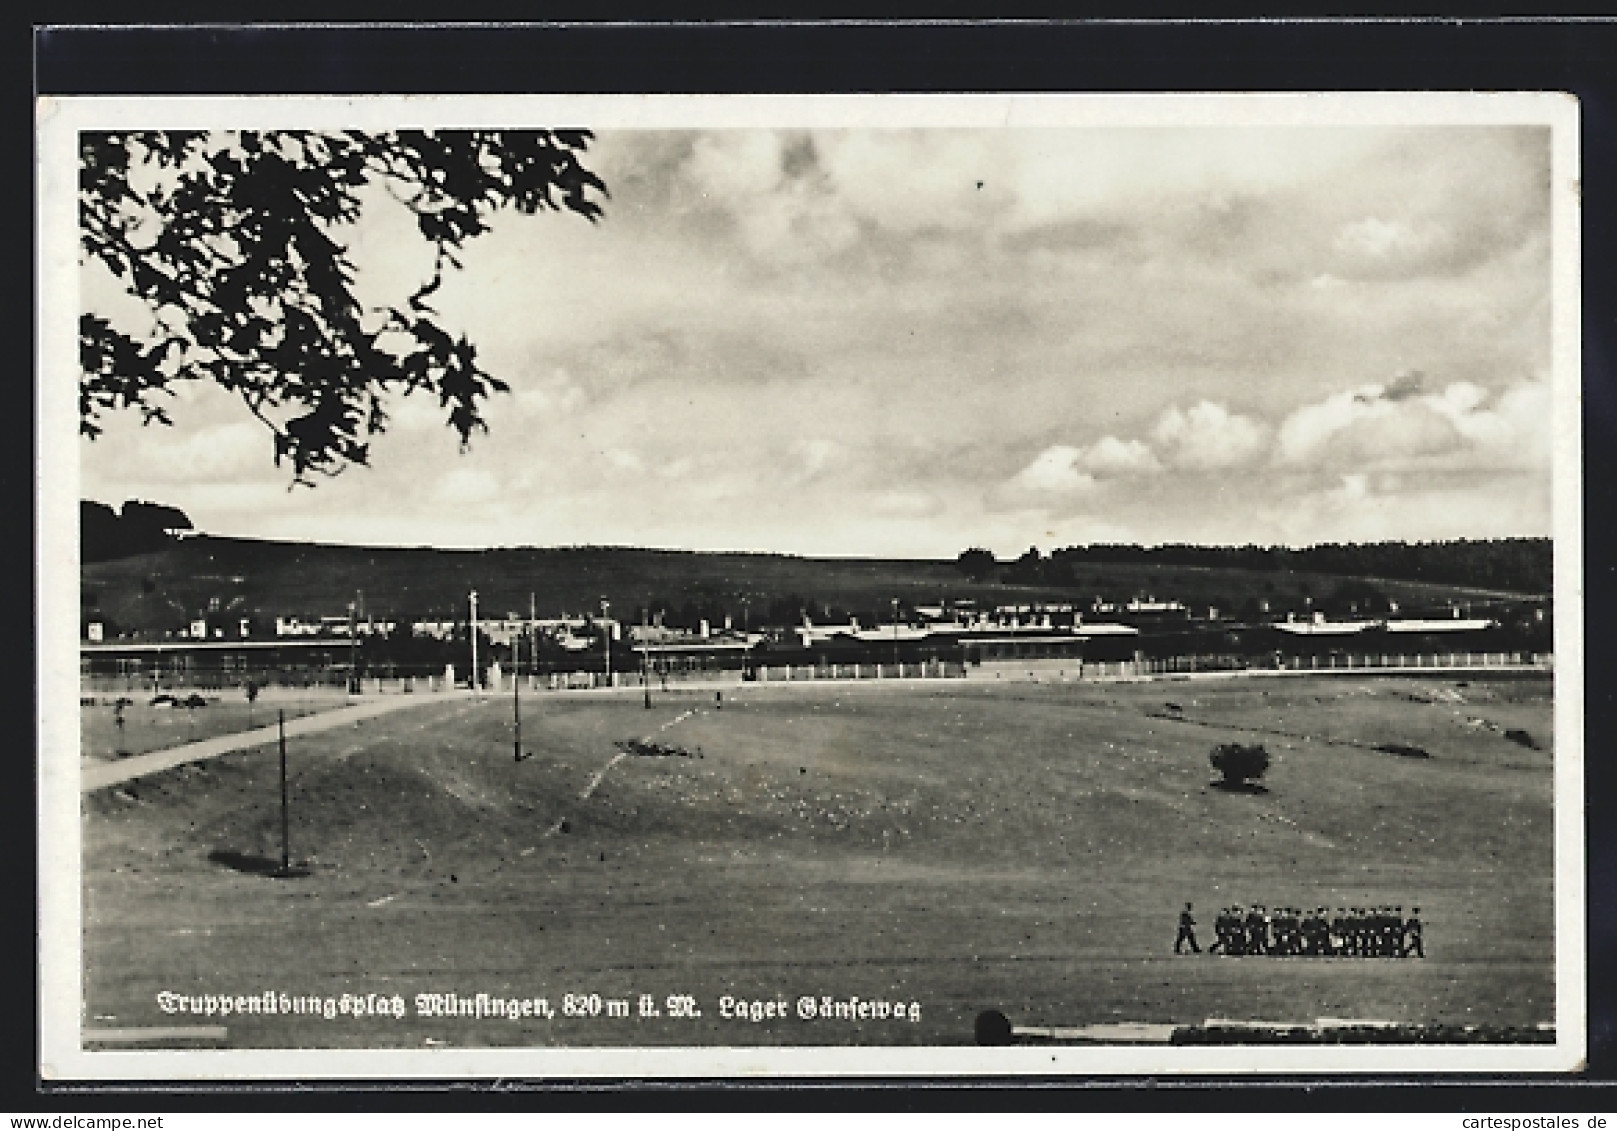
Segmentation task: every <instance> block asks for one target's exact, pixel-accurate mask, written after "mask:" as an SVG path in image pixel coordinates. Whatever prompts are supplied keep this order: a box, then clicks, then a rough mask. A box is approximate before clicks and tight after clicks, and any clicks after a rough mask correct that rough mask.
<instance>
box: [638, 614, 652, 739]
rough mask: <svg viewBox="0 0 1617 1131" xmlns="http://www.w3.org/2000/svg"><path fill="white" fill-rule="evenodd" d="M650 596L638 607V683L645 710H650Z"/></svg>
mask: <svg viewBox="0 0 1617 1131" xmlns="http://www.w3.org/2000/svg"><path fill="white" fill-rule="evenodd" d="M650 618H651V598H650V597H647V598H646V603H645V604H644V605H642V606H641V608H640V685H641V686H642V687H643V688H645V691H646V710H648V711H649V710H651V620H650Z"/></svg>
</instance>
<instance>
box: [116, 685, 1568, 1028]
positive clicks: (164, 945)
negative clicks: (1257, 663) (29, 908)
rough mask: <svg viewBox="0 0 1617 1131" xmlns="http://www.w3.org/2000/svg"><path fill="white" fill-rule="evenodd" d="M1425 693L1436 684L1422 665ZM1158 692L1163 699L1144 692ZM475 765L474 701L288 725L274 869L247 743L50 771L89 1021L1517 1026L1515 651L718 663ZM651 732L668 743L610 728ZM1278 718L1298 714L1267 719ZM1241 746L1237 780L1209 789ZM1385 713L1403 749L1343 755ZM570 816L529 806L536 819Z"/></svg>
mask: <svg viewBox="0 0 1617 1131" xmlns="http://www.w3.org/2000/svg"><path fill="white" fill-rule="evenodd" d="M1433 689H1438V690H1441V691H1444V692H1457V693H1458V695H1459V696H1460V698H1459V699H1454V698H1452V697H1449V698H1444V697H1442V696H1435V695H1432V694H1431V691H1432V690H1433ZM1169 700H1171V701H1173V702H1175V703H1177V704H1179V707H1180V710H1181V713H1182V714H1183V716H1184V717H1183V719H1181V720H1169V719H1165V718H1162V717H1160V715H1161V714H1162V713H1163V712H1164V711H1165V710H1166V707H1165V702H1166V701H1169ZM524 717H525V727H524V733H525V735H527V736H528V738H529V739H530V741H531V743H532V748H533V749H534V751H535V754H534V756H533V757H532V758H530V759H529V760H527V761H525V762H523V763H521V764H514V763H513V762H512V760H511V749H510V737H509V711H508V709H507V707H506V705H505V704H504V703H503V702H499V701H493V700H491V701H487V702H485V703H483V704H481V705H479V704H476V703H473V702H470V701H463V702H460V703H455V704H445V705H444V706H442V707H434V708H432V709H430V710H418V711H412V712H406V713H403V714H401V715H396V716H391V717H388V718H383V719H377V720H374V721H371V722H367V723H364V724H363V725H361V726H358V727H356V728H353V729H352V730H350V729H347V728H345V729H343V730H340V731H335V732H331V733H329V734H326V735H321V736H318V737H314V738H310V739H307V740H304V741H302V742H300V743H299V748H298V749H297V750H296V751H295V752H294V759H293V766H294V771H295V781H294V804H295V809H294V813H295V819H294V830H293V836H294V854H295V855H302V856H308V857H310V858H311V862H312V864H313V866H314V874H313V875H312V876H311V877H309V878H307V879H303V880H298V881H290V882H288V881H276V880H271V879H267V878H263V877H259V876H254V875H246V874H242V873H240V872H237V871H233V870H230V869H229V868H225V867H222V866H220V865H218V864H215V863H210V861H209V854H210V853H211V852H216V851H220V850H224V851H228V852H233V853H239V854H244V855H258V856H265V857H273V856H274V855H275V854H276V851H277V849H276V843H277V842H276V836H277V828H278V825H277V823H276V815H275V808H274V801H275V797H276V786H275V780H276V779H275V765H274V762H273V757H274V756H273V753H268V752H262V751H261V752H244V753H241V754H235V755H230V756H227V757H225V758H222V759H219V760H217V761H215V762H212V763H209V764H207V765H206V766H198V767H192V768H189V769H182V770H176V771H171V772H169V773H168V774H166V775H163V776H162V777H160V778H154V779H149V780H147V781H144V782H140V783H136V785H135V786H134V787H133V789H132V790H131V791H129V792H126V793H123V794H119V793H117V792H113V791H105V792H103V793H100V794H97V795H93V796H91V797H90V798H88V799H87V811H88V815H87V818H86V834H87V836H86V845H87V856H86V865H85V883H86V889H87V915H88V931H87V937H86V962H87V968H88V971H89V978H88V987H89V990H88V992H89V998H90V1000H89V1010H88V1012H89V1015H90V1016H92V1017H97V1018H100V1019H102V1020H101V1022H100V1023H103V1024H123V1025H142V1024H160V1023H163V1019H162V1018H161V1016H160V1015H158V1014H157V1013H156V1011H155V1010H154V1008H153V1005H152V1002H153V996H154V994H155V993H156V992H157V991H158V990H159V989H162V988H169V989H174V990H180V991H185V992H199V993H200V992H206V991H215V992H248V991H253V990H260V991H261V990H263V989H267V988H278V989H279V988H284V989H286V990H287V991H288V992H301V993H320V994H326V993H342V992H344V991H359V992H366V991H375V990H385V991H388V992H394V991H397V992H399V993H402V994H404V995H405V996H406V998H409V997H410V996H411V995H413V994H414V993H416V992H421V991H446V990H452V991H456V992H459V993H463V994H471V993H476V992H479V991H488V992H491V993H502V994H524V995H526V994H539V995H547V996H550V997H551V998H552V999H553V1000H559V998H560V995H561V994H563V993H565V992H581V993H583V992H598V993H602V994H607V995H620V996H625V997H628V996H630V995H636V994H639V993H652V994H655V995H657V996H658V998H659V999H661V998H662V997H663V996H665V995H667V994H671V993H689V994H694V995H696V996H697V997H698V998H699V999H700V1002H701V1007H702V1009H703V1012H704V1016H703V1017H702V1018H701V1019H700V1020H685V1021H676V1020H673V1019H669V1018H667V1017H664V1018H659V1019H657V1020H648V1021H636V1020H628V1021H622V1020H615V1021H607V1020H604V1019H595V1020H590V1019H579V1020H566V1019H560V1018H558V1019H557V1020H555V1021H551V1022H537V1023H536V1022H525V1023H515V1024H514V1023H511V1022H506V1021H491V1020H489V1021H481V1022H478V1021H465V1022H458V1021H443V1020H433V1021H428V1020H421V1019H416V1018H407V1019H405V1020H403V1021H394V1020H391V1019H388V1020H385V1021H382V1020H374V1019H372V1020H355V1019H338V1020H336V1021H332V1022H325V1021H321V1022H310V1021H307V1020H292V1021H288V1020H283V1019H241V1020H232V1021H231V1022H230V1028H231V1033H232V1043H237V1044H250V1045H274V1044H278V1043H280V1044H298V1045H333V1046H379V1047H421V1046H422V1045H423V1044H424V1043H426V1042H429V1041H432V1042H439V1043H448V1044H452V1045H484V1044H608V1045H610V1044H664V1043H724V1044H750V1043H785V1044H810V1043H845V1042H852V1043H864V1042H869V1043H891V1044H929V1043H943V1044H952V1043H967V1042H969V1041H970V1033H971V1022H972V1019H973V1017H974V1016H975V1015H976V1013H977V1012H978V1011H980V1010H983V1009H987V1008H998V1009H1001V1010H1003V1011H1004V1012H1005V1013H1006V1014H1007V1015H1009V1016H1010V1017H1011V1018H1012V1019H1013V1020H1014V1021H1016V1022H1018V1023H1030V1024H1081V1023H1086V1022H1105V1021H1123V1020H1128V1021H1177V1022H1199V1021H1202V1020H1204V1019H1206V1018H1208V1017H1217V1016H1223V1017H1237V1018H1257V1019H1267V1020H1291V1021H1307V1020H1311V1019H1313V1018H1315V1017H1319V1016H1339V1017H1369V1018H1384V1019H1394V1020H1409V1021H1448V1022H1457V1023H1480V1024H1533V1023H1537V1022H1540V1021H1545V1020H1550V1019H1552V1009H1553V965H1552V957H1551V955H1552V951H1551V932H1552V925H1553V902H1552V895H1551V884H1550V877H1551V848H1550V844H1551V838H1550V829H1551V804H1550V767H1551V760H1552V755H1551V754H1550V753H1549V752H1547V751H1530V750H1526V749H1523V748H1522V747H1520V746H1518V745H1516V744H1514V743H1511V742H1509V741H1506V740H1505V739H1504V738H1502V737H1501V735H1500V734H1499V733H1498V732H1496V731H1492V730H1488V729H1486V728H1485V727H1479V726H1477V725H1474V724H1473V723H1472V721H1471V720H1472V719H1474V718H1484V719H1487V720H1488V721H1491V722H1495V723H1498V724H1500V725H1503V726H1525V727H1526V728H1527V729H1529V730H1531V731H1532V733H1533V734H1534V735H1535V736H1541V737H1547V736H1548V734H1549V731H1550V727H1549V686H1548V682H1547V681H1518V682H1514V683H1506V682H1499V683H1481V682H1478V681H1475V680H1472V681H1469V682H1467V683H1465V684H1464V685H1460V684H1458V683H1457V682H1456V681H1454V680H1447V681H1439V680H1435V679H1425V680H1415V679H1384V680H1364V681H1353V682H1345V681H1341V680H1335V681H1328V680H1324V679H1309V678H1305V679H1284V680H1241V681H1230V682H1227V683H1198V684H1194V685H1192V684H1176V683H1168V684H1149V685H1134V686H1128V685H1123V686H1113V687H1097V686H1093V685H1091V686H1045V687H1040V686H1036V685H1026V686H1022V687H1019V688H1016V689H1014V690H1013V689H1010V688H1003V687H1002V688H981V687H971V686H969V685H949V686H947V687H943V686H941V685H940V686H937V687H932V688H927V689H920V688H913V689H907V690H902V689H895V688H892V687H886V688H883V687H871V686H865V687H858V688H842V689H833V688H828V687H822V688H817V689H814V690H812V691H810V690H809V689H804V688H794V689H768V688H750V689H747V690H746V691H742V692H736V693H733V694H731V695H727V696H726V699H725V703H724V708H723V710H722V711H719V712H715V711H714V710H712V704H711V701H710V700H709V699H707V698H705V697H698V696H694V695H693V696H691V697H689V698H683V699H681V698H674V699H665V700H660V701H659V703H658V704H657V706H656V708H655V709H654V710H652V711H649V712H648V711H645V710H644V709H642V707H641V706H640V704H639V702H638V700H635V699H631V698H618V699H610V698H601V697H599V696H597V697H593V698H589V697H585V698H578V697H575V698H570V699H563V698H542V699H539V700H537V701H535V702H532V703H530V704H529V705H528V709H527V710H525V712H524ZM645 734H655V735H657V736H658V737H659V738H660V739H661V740H663V741H667V742H677V743H679V744H681V745H683V746H685V747H686V748H687V749H690V750H693V751H694V750H696V749H697V748H698V747H699V748H700V750H701V753H702V757H701V758H640V757H628V758H624V759H622V760H620V761H618V762H616V763H615V764H612V765H611V768H610V769H609V770H608V771H607V772H606V774H605V775H604V777H603V778H602V780H601V783H600V785H599V787H598V788H597V789H595V791H594V792H593V793H592V794H591V796H590V797H589V799H588V800H580V795H581V794H582V793H583V792H584V791H585V789H586V788H587V786H588V785H589V782H590V781H591V779H592V778H593V777H594V775H596V774H597V773H599V772H600V771H601V770H602V769H603V767H606V766H607V765H608V763H609V762H610V760H611V759H612V758H613V756H614V748H613V743H614V741H616V740H618V739H622V738H627V737H632V736H637V735H645ZM1302 736H1308V737H1302ZM1254 737H1256V738H1258V739H1259V740H1261V741H1264V742H1265V743H1266V744H1267V745H1268V748H1269V749H1270V751H1271V753H1273V754H1274V756H1275V762H1274V766H1273V768H1272V769H1271V771H1270V774H1269V784H1270V786H1271V787H1272V791H1271V792H1270V793H1269V794H1267V795H1262V796H1249V795H1229V794H1225V793H1221V792H1219V791H1217V790H1210V789H1209V788H1208V779H1209V777H1210V776H1211V775H1210V771H1209V768H1208V764H1207V752H1208V750H1209V748H1210V747H1211V746H1212V744H1213V743H1215V742H1218V741H1225V740H1229V739H1240V740H1244V741H1250V740H1252V739H1253V738H1254ZM1389 737H1394V738H1396V740H1398V741H1402V742H1405V743H1409V744H1413V745H1419V746H1421V747H1423V748H1425V749H1427V750H1429V751H1431V753H1432V755H1433V757H1432V758H1431V759H1429V760H1419V759H1409V758H1400V757H1397V756H1393V755H1389V754H1384V753H1379V752H1376V751H1374V750H1373V749H1371V747H1372V746H1373V745H1374V744H1375V743H1376V742H1380V741H1385V740H1387V739H1388V738H1389ZM562 820H565V821H566V822H567V826H566V831H565V832H554V833H552V832H551V831H550V830H554V829H557V828H558V826H559V823H560V822H561V821H562ZM1186 900H1193V901H1195V902H1196V905H1197V909H1198V914H1199V915H1200V917H1201V921H1202V924H1203V928H1202V933H1203V940H1204V945H1205V943H1206V942H1208V941H1210V937H1211V929H1210V925H1211V920H1212V918H1213V915H1214V914H1215V913H1216V910H1217V908H1218V906H1220V904H1221V903H1224V902H1254V901H1261V902H1267V903H1269V904H1270V905H1276V904H1281V903H1295V904H1298V905H1302V906H1309V905H1313V904H1315V903H1324V904H1328V905H1331V906H1336V905H1349V904H1361V903H1388V904H1402V905H1404V906H1406V907H1407V906H1409V905H1411V904H1419V905H1420V906H1421V907H1422V909H1423V914H1424V918H1425V919H1426V921H1427V923H1428V935H1427V938H1428V954H1429V955H1430V957H1429V958H1428V959H1427V960H1426V961H1424V962H1416V961H1409V962H1386V961H1381V962H1376V961H1364V960H1345V959H1344V960H1280V959H1223V958H1217V957H1208V956H1202V957H1200V958H1191V957H1185V958H1178V959H1176V958H1175V957H1174V956H1173V955H1172V953H1171V943H1172V939H1173V926H1174V916H1175V913H1176V912H1177V909H1178V907H1179V906H1180V904H1182V903H1183V902H1184V901H1186ZM723 993H734V994H738V995H745V996H755V995H771V994H775V993H783V994H787V995H796V994H802V993H814V994H834V995H850V994H857V995H859V996H861V997H864V998H876V997H894V996H896V997H901V998H903V999H905V1000H910V999H914V1000H918V1001H920V1002H921V1003H922V1006H923V1010H924V1014H923V1020H922V1022H921V1023H920V1024H918V1025H910V1024H907V1023H906V1024H902V1025H898V1024H894V1023H891V1022H889V1023H886V1024H882V1025H876V1024H873V1023H867V1024H865V1025H863V1026H861V1025H858V1024H850V1023H841V1022H839V1023H833V1024H822V1025H817V1026H815V1025H806V1024H802V1023H799V1022H795V1021H793V1022H787V1023H777V1024H763V1025H751V1024H745V1023H737V1022H725V1021H721V1020H720V1019H719V1018H718V1017H717V1014H716V1002H717V999H718V996H719V995H720V994H723Z"/></svg>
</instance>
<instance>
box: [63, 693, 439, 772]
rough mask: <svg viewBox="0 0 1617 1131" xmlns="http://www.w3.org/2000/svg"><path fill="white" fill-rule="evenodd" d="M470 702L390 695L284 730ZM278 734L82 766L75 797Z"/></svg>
mask: <svg viewBox="0 0 1617 1131" xmlns="http://www.w3.org/2000/svg"><path fill="white" fill-rule="evenodd" d="M469 697H470V692H455V693H451V694H436V695H396V696H395V695H390V696H387V697H386V698H383V699H372V700H369V701H367V702H364V703H356V704H354V705H353V706H351V707H338V708H336V709H334V710H331V711H321V712H319V713H318V714H314V715H303V716H301V717H299V718H296V719H292V720H290V721H289V722H288V723H287V724H286V736H287V737H288V738H296V737H298V736H300V735H307V734H318V733H319V732H321V731H323V730H331V729H333V728H335V727H340V726H347V725H348V724H350V723H357V722H360V721H362V720H364V719H374V718H376V717H377V716H379V715H387V714H392V713H393V712H394V711H398V710H402V709H403V708H405V707H420V706H423V705H425V704H428V703H451V702H456V701H458V700H462V699H466V698H469ZM278 734H279V731H278V729H277V728H276V727H275V726H273V725H272V726H265V727H254V728H253V729H252V730H244V731H239V732H237V733H236V734H221V735H219V736H217V737H215V738H205V739H202V740H201V741H200V742H188V743H186V744H185V745H184V746H171V747H169V748H168V749H167V750H154V751H152V752H151V753H149V754H137V755H135V756H134V757H131V758H122V759H119V760H118V761H116V762H94V763H91V762H83V763H81V765H80V769H79V792H80V793H90V792H92V791H94V790H97V789H105V788H106V787H107V786H111V785H121V784H122V783H124V782H126V781H131V780H133V779H135V778H138V777H144V776H145V775H146V774H154V773H157V772H158V771H160V770H168V769H172V768H173V767H175V766H180V765H184V764H185V763H187V762H202V761H205V760H207V759H209V758H217V757H219V756H220V755H221V754H230V753H233V752H234V751H237V750H246V749H248V748H249V747H253V746H264V745H267V744H268V743H271V742H274V741H276V738H277V736H278Z"/></svg>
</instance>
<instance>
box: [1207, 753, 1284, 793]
mask: <svg viewBox="0 0 1617 1131" xmlns="http://www.w3.org/2000/svg"><path fill="white" fill-rule="evenodd" d="M1208 758H1209V760H1210V761H1211V762H1212V763H1213V769H1215V770H1217V771H1218V772H1219V773H1220V774H1221V775H1222V776H1223V781H1222V782H1220V783H1219V784H1221V785H1223V786H1225V787H1226V788H1232V787H1238V786H1241V785H1244V784H1245V783H1247V782H1251V781H1256V780H1257V779H1258V778H1261V777H1262V776H1263V775H1264V774H1266V773H1268V772H1269V752H1268V751H1267V750H1265V749H1264V748H1263V747H1262V746H1243V745H1241V744H1240V743H1239V742H1225V743H1221V744H1219V745H1218V746H1215V747H1213V752H1212V754H1210V755H1209V756H1208Z"/></svg>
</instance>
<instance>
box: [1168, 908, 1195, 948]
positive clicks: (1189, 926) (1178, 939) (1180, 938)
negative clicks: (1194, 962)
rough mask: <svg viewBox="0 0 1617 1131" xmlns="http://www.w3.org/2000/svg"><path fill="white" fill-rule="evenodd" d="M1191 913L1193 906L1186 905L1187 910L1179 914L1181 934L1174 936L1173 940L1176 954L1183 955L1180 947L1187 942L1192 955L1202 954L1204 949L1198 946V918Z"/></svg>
mask: <svg viewBox="0 0 1617 1131" xmlns="http://www.w3.org/2000/svg"><path fill="white" fill-rule="evenodd" d="M1190 912H1191V906H1190V904H1188V903H1187V904H1185V909H1184V910H1183V911H1181V912H1180V913H1179V933H1178V934H1177V935H1176V936H1174V940H1173V952H1174V953H1175V954H1182V953H1183V951H1181V950H1180V947H1182V946H1184V944H1185V943H1187V942H1188V943H1189V944H1190V951H1191V953H1192V954H1200V953H1201V952H1202V948H1201V947H1199V946H1197V945H1196V918H1195V916H1193V915H1192V914H1191V913H1190Z"/></svg>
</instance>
